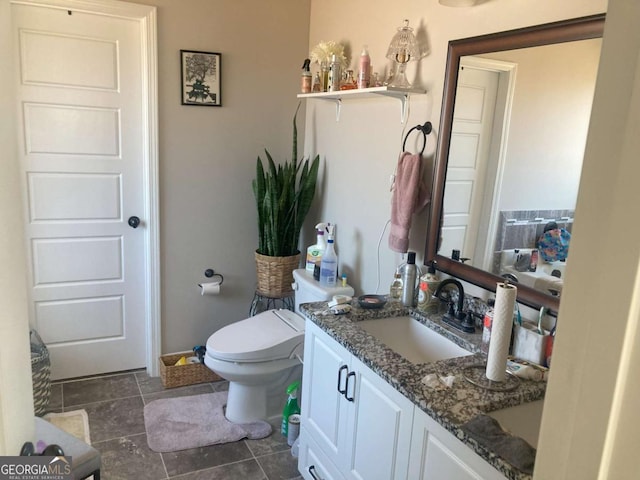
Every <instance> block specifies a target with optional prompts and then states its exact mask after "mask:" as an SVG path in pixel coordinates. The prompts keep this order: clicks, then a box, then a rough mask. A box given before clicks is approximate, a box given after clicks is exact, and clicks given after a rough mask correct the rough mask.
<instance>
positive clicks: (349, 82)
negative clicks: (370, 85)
mask: <svg viewBox="0 0 640 480" xmlns="http://www.w3.org/2000/svg"><path fill="white" fill-rule="evenodd" d="M354 88H358V87H357V85H356V80H355V78H353V70H347V75H346V77H345V79H344V81H343V82H342V84H341V85H340V90H353V89H354Z"/></svg>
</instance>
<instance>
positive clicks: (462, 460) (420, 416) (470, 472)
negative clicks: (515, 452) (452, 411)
mask: <svg viewBox="0 0 640 480" xmlns="http://www.w3.org/2000/svg"><path fill="white" fill-rule="evenodd" d="M408 478H410V479H412V480H414V479H415V480H506V477H505V476H504V475H502V474H501V473H500V472H499V471H498V470H496V469H495V468H493V467H492V466H491V465H489V464H488V463H487V462H486V461H485V460H484V459H483V458H482V457H480V456H479V455H478V454H476V453H475V452H474V451H473V450H471V449H470V448H469V447H467V446H466V445H465V444H463V443H462V442H461V441H460V440H458V439H457V438H456V437H455V436H454V435H453V434H451V433H450V432H448V431H447V430H445V429H444V428H443V427H442V426H441V425H440V424H438V423H437V422H436V421H435V420H433V419H432V418H430V417H429V416H428V415H427V414H426V413H424V412H423V411H422V410H420V409H418V408H416V409H415V414H414V425H413V436H412V440H411V458H410V461H409V477H408Z"/></svg>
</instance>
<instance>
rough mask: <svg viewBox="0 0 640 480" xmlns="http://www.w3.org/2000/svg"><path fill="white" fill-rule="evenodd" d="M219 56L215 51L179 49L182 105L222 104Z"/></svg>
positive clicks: (216, 105) (213, 105)
mask: <svg viewBox="0 0 640 480" xmlns="http://www.w3.org/2000/svg"><path fill="white" fill-rule="evenodd" d="M221 57H222V56H221V55H220V54H219V53H217V52H200V51H196V50H180V71H181V79H182V105H196V106H200V107H221V106H222V94H221V91H220V77H221V73H222V70H221V62H220V61H221Z"/></svg>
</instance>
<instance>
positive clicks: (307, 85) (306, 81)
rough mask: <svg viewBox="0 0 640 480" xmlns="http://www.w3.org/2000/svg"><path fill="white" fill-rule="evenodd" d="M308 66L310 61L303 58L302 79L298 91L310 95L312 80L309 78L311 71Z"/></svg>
mask: <svg viewBox="0 0 640 480" xmlns="http://www.w3.org/2000/svg"><path fill="white" fill-rule="evenodd" d="M310 64H311V60H309V59H308V58H305V59H304V63H303V64H302V79H301V84H300V91H301V92H302V93H311V88H312V81H311V80H312V78H311V70H310V69H309V65H310Z"/></svg>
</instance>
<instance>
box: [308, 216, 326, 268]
mask: <svg viewBox="0 0 640 480" xmlns="http://www.w3.org/2000/svg"><path fill="white" fill-rule="evenodd" d="M325 228H327V224H326V223H319V224H317V225H316V237H317V238H316V243H315V244H313V245H311V246H310V247H309V248H307V261H306V263H305V270H306V271H307V272H311V273H313V269H314V268H315V266H316V264H318V265H319V264H320V261H321V260H322V254H323V253H324V251H325V250H326V248H327V242H325V240H324V230H325Z"/></svg>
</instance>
